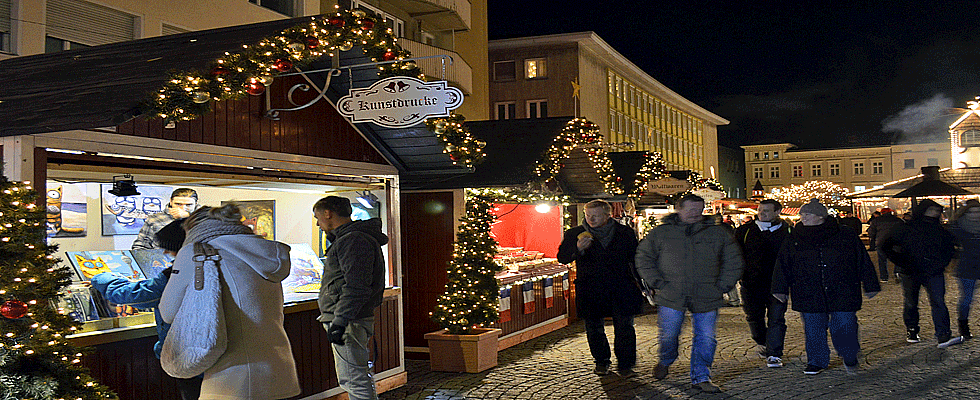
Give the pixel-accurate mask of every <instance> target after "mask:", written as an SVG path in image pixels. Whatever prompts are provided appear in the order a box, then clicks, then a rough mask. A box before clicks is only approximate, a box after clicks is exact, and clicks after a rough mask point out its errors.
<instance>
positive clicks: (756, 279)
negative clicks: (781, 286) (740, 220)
mask: <svg viewBox="0 0 980 400" xmlns="http://www.w3.org/2000/svg"><path fill="white" fill-rule="evenodd" d="M782 208H783V206H782V204H780V203H779V202H778V201H776V200H773V199H766V200H763V201H762V202H761V203H759V216H758V219H757V220H755V221H753V222H750V223H747V224H744V225H742V226H740V227H739V228H738V230H737V231H735V240H737V241H738V244H739V245H740V246H741V247H742V255H743V256H744V257H745V270H744V271H743V272H742V279H741V286H742V309H743V310H744V311H745V321H746V322H748V324H749V331H750V332H751V334H752V340H754V341H755V343H756V344H757V345H758V354H759V356H761V357H762V358H763V359H765V360H766V365H767V366H768V367H770V368H778V367H782V366H783V360H782V358H783V340H784V339H785V337H786V319H785V317H784V315H785V314H786V303H783V302H780V301H777V300H776V299H775V298H774V297H773V296H772V292H771V291H770V290H771V288H772V272H773V268H774V267H775V265H776V255H777V254H778V253H779V249H780V247H781V246H782V243H783V240H784V239H786V237H787V236H788V235H789V232H790V229H789V224H786V223H785V222H783V220H782V219H781V218H779V212H780V210H782ZM767 317H768V318H767Z"/></svg>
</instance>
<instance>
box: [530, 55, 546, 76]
mask: <svg viewBox="0 0 980 400" xmlns="http://www.w3.org/2000/svg"><path fill="white" fill-rule="evenodd" d="M547 76H548V64H547V63H546V62H545V59H543V58H532V59H528V60H524V77H525V78H527V79H540V78H546V77H547Z"/></svg>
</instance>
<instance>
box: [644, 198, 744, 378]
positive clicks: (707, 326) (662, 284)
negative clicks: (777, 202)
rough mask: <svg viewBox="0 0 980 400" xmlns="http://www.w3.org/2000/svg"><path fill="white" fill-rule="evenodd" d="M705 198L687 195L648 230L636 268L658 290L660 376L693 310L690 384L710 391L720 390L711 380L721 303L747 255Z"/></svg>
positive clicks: (657, 372)
mask: <svg viewBox="0 0 980 400" xmlns="http://www.w3.org/2000/svg"><path fill="white" fill-rule="evenodd" d="M703 212H704V199H702V198H701V197H698V196H696V195H692V194H689V195H685V196H683V197H681V199H680V200H679V201H678V203H677V212H676V213H672V214H669V215H667V216H666V217H664V219H663V224H661V225H658V226H656V227H654V228H653V229H651V230H650V232H649V233H647V235H646V237H645V238H643V240H642V241H640V244H639V247H638V248H637V250H636V268H637V272H639V274H640V277H641V278H642V279H643V282H644V284H645V285H647V286H648V287H649V288H651V289H655V290H656V292H655V293H656V294H655V302H656V304H657V306H658V309H657V312H658V319H659V322H658V325H659V328H660V338H659V341H660V348H659V352H660V354H659V356H660V360H659V362H658V363H657V365H656V367H655V368H654V377H655V378H656V379H658V380H660V379H664V378H665V377H667V373H668V368H669V367H670V365H671V364H673V362H674V361H675V360H677V347H678V337H679V336H680V333H681V327H682V326H683V324H684V317H685V313H686V312H688V311H690V313H691V324H692V326H693V331H694V340H693V345H692V347H691V372H690V375H691V383H692V384H693V385H694V387H695V388H697V389H700V390H702V391H705V392H709V393H717V392H720V391H721V388H719V387H718V386H717V385H715V384H714V383H712V382H711V364H712V363H713V362H714V357H715V347H716V346H717V341H716V340H715V330H716V325H717V320H718V308H719V307H722V306H724V305H725V299H724V297H723V294H724V293H725V292H728V291H729V290H731V289H732V288H733V287H735V284H736V283H737V282H738V279H739V277H740V276H741V275H742V269H743V267H744V264H745V263H744V260H743V259H742V255H741V251H740V250H739V248H738V244H736V243H735V238H734V237H733V236H732V234H731V233H730V231H729V228H728V227H723V226H721V225H718V224H717V223H715V221H714V218H712V217H711V216H705V215H702V213H703Z"/></svg>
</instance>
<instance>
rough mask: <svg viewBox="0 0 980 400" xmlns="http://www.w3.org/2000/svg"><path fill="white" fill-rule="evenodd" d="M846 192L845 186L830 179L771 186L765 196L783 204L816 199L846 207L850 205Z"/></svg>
mask: <svg viewBox="0 0 980 400" xmlns="http://www.w3.org/2000/svg"><path fill="white" fill-rule="evenodd" d="M847 194H848V190H847V188H846V187H843V186H841V185H838V184H836V183H833V182H830V181H807V182H804V183H803V184H801V185H790V186H789V187H778V188H773V189H772V190H771V191H770V192H769V193H767V194H766V198H769V199H775V200H777V201H779V202H780V203H783V204H796V203H800V204H802V203H806V202H807V201H809V200H810V199H817V200H820V202H821V203H823V204H826V205H828V206H838V207H847V206H850V205H851V200H850V199H848V198H847Z"/></svg>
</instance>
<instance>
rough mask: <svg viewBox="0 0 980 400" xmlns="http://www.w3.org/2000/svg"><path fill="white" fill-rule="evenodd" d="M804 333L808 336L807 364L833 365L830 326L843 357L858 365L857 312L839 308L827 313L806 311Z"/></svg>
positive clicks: (836, 348) (836, 346)
mask: <svg viewBox="0 0 980 400" xmlns="http://www.w3.org/2000/svg"><path fill="white" fill-rule="evenodd" d="M800 316H802V317H803V333H804V334H805V335H806V363H807V364H810V365H813V366H816V367H820V368H827V366H829V365H830V348H829V347H827V329H828V328H829V329H830V340H831V341H833V342H834V349H835V350H837V354H838V355H840V357H841V358H843V359H844V364H847V365H855V364H857V353H858V350H860V349H861V345H860V344H858V322H857V313H855V312H854V311H837V312H827V313H804V312H801V313H800Z"/></svg>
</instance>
